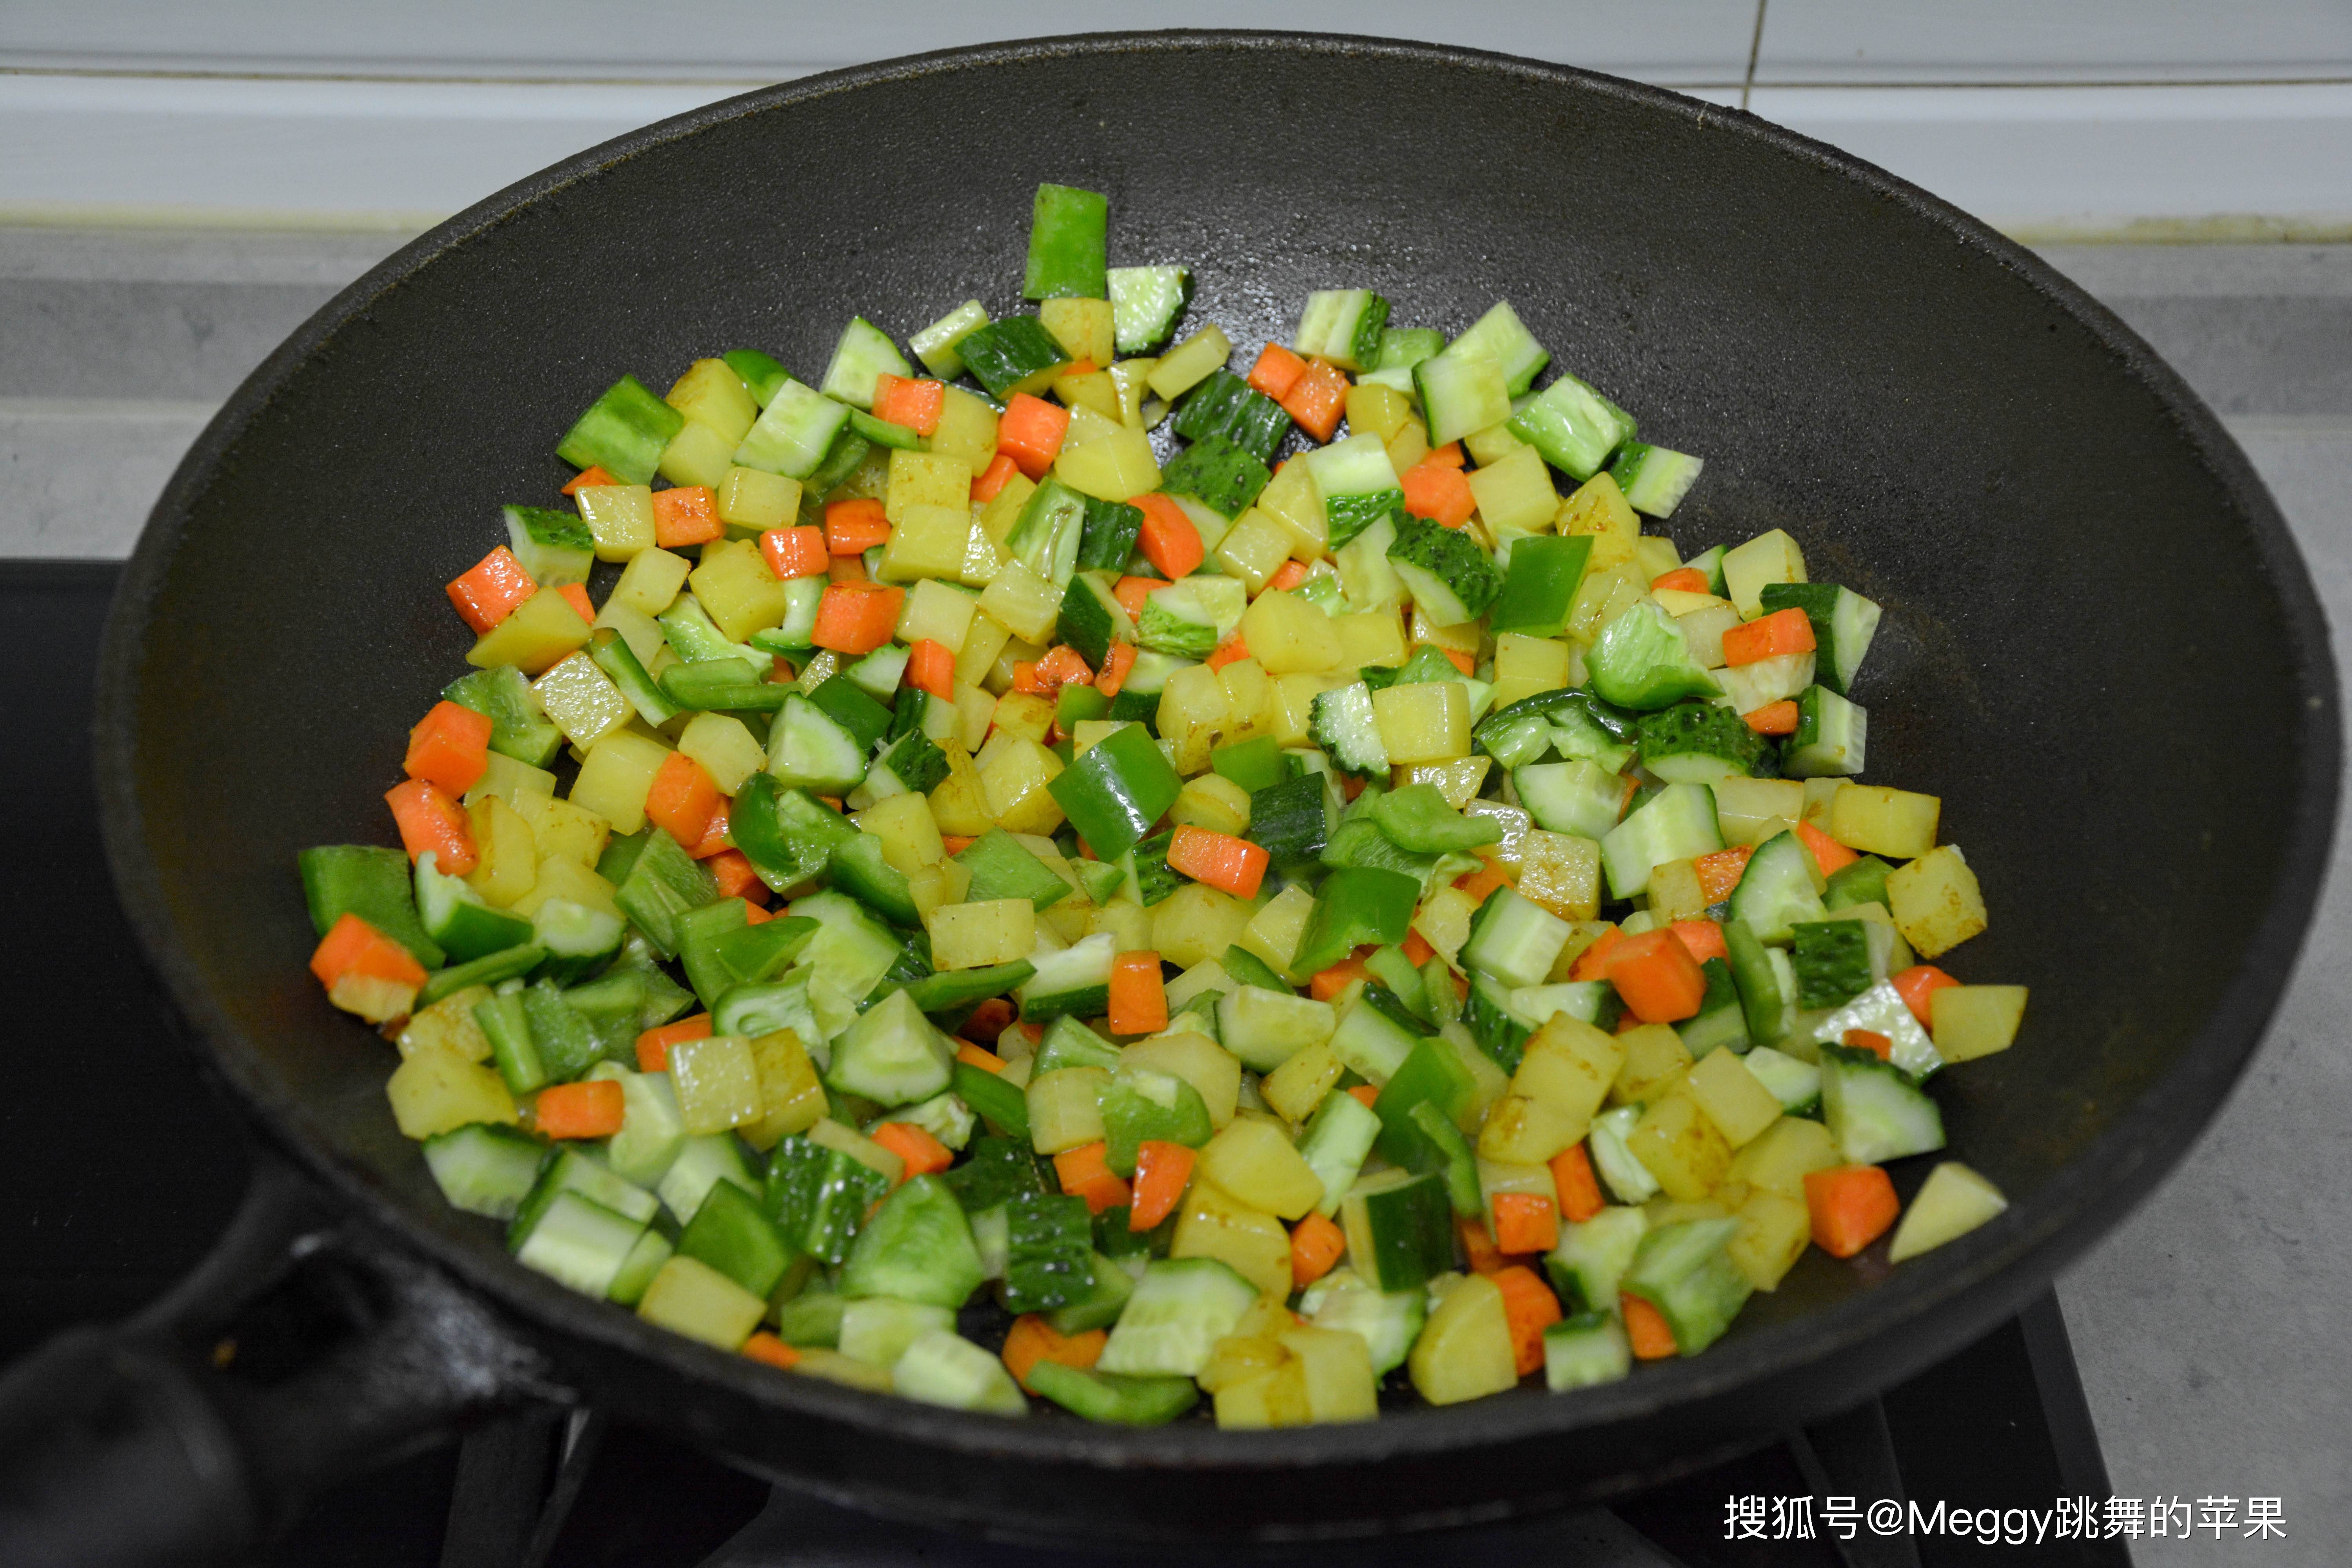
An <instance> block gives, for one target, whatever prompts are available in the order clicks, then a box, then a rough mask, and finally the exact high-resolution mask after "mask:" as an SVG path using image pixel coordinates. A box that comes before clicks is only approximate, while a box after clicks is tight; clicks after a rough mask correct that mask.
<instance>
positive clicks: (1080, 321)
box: [1037, 300, 1117, 365]
mask: <svg viewBox="0 0 2352 1568" xmlns="http://www.w3.org/2000/svg"><path fill="white" fill-rule="evenodd" d="M1037 321H1038V324H1039V325H1041V326H1043V327H1044V328H1045V331H1047V332H1048V333H1050V334H1052V336H1053V339H1054V341H1055V342H1057V343H1059V344H1061V345H1062V352H1063V353H1066V354H1068V355H1069V356H1070V357H1071V358H1072V359H1074V360H1079V359H1087V360H1092V361H1094V362H1095V363H1097V364H1098V365H1099V364H1108V363H1110V362H1111V356H1112V354H1113V353H1116V352H1117V350H1116V349H1115V348H1114V347H1113V346H1112V338H1113V333H1112V331H1111V310H1110V301H1109V300H1038V301H1037Z"/></svg>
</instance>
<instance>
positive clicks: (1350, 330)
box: [1290, 289, 1389, 371]
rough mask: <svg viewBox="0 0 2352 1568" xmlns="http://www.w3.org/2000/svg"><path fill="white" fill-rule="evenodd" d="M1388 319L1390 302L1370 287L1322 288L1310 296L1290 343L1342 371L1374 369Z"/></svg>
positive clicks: (1377, 361) (1306, 353)
mask: <svg viewBox="0 0 2352 1568" xmlns="http://www.w3.org/2000/svg"><path fill="white" fill-rule="evenodd" d="M1388 320H1389V302H1388V301H1387V300H1384V299H1382V298H1381V296H1380V295H1378V294H1375V293H1373V292H1372V291H1371V290H1370V289H1315V290H1314V291H1312V292H1311V293H1309V294H1308V295H1307V305H1306V308H1305V310H1302V311H1301V312H1300V314H1299V318H1298V333H1297V336H1296V337H1295V338H1293V339H1292V340H1291V344H1290V346H1291V347H1292V348H1294V349H1296V350H1297V351H1298V353H1301V354H1304V355H1306V356H1307V358H1309V359H1318V358H1319V359H1328V360H1329V361H1330V362H1331V363H1333V364H1336V365H1338V366H1339V368H1340V369H1341V370H1345V371H1360V370H1370V369H1371V368H1372V366H1373V365H1374V364H1376V363H1379V361H1380V355H1381V329H1382V328H1384V327H1385V326H1387V325H1388Z"/></svg>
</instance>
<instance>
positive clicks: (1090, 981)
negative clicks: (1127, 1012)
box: [1013, 931, 1118, 1024]
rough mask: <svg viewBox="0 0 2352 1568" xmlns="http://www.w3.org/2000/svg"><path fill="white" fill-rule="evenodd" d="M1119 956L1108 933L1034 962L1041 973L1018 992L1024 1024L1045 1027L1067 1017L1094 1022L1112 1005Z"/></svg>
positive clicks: (1037, 957) (1096, 935)
mask: <svg viewBox="0 0 2352 1568" xmlns="http://www.w3.org/2000/svg"><path fill="white" fill-rule="evenodd" d="M1117 957H1118V942H1117V940H1116V939H1115V938H1114V937H1112V936H1111V934H1110V933H1109V932H1108V931H1098V932H1097V933H1096V934H1095V935H1093V936H1090V937H1087V938H1085V939H1084V940H1082V941H1079V942H1074V943H1072V944H1071V945H1070V946H1068V947H1066V948H1064V949H1063V950H1062V951H1061V952H1048V953H1039V954H1037V955H1036V956H1035V957H1034V958H1033V959H1032V960H1031V962H1032V963H1034V964H1035V965H1036V966H1037V972H1036V973H1034V974H1032V975H1031V976H1030V977H1029V979H1028V980H1027V981H1026V982H1025V983H1024V984H1023V985H1022V986H1021V988H1020V989H1019V990H1018V991H1016V992H1014V993H1013V994H1014V996H1015V998H1016V999H1017V1000H1018V1001H1019V1002H1020V1004H1021V1019H1022V1022H1024V1023H1030V1024H1034V1023H1043V1022H1045V1021H1046V1020H1048V1019H1052V1018H1056V1017H1059V1016H1062V1015H1063V1014H1065V1013H1075V1014H1076V1015H1077V1016H1079V1017H1081V1018H1091V1017H1094V1016H1097V1014H1099V1013H1101V1012H1102V1011H1103V1010H1104V1009H1105V1008H1107V1007H1108V1006H1109V1005H1110V968H1111V962H1112V960H1114V959H1115V958H1117Z"/></svg>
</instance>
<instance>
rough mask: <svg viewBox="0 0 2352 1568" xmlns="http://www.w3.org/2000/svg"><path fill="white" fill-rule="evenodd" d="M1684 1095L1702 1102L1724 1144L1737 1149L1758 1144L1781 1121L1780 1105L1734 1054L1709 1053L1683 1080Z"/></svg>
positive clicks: (1728, 1052)
mask: <svg viewBox="0 0 2352 1568" xmlns="http://www.w3.org/2000/svg"><path fill="white" fill-rule="evenodd" d="M1682 1092H1684V1093H1685V1094H1687V1095H1689V1096H1690V1097H1691V1099H1693V1100H1696V1101H1697V1102H1698V1108H1699V1109H1700V1110H1704V1111H1706V1119H1707V1120H1708V1121H1712V1122H1714V1123H1715V1126H1716V1131H1718V1132H1721V1133H1722V1134H1723V1141H1724V1142H1726V1143H1728V1144H1730V1145H1731V1147H1733V1148H1734V1149H1738V1148H1741V1147H1744V1146H1745V1145H1747V1144H1748V1143H1752V1142H1755V1141H1756V1138H1757V1137H1758V1135H1759V1134H1760V1133H1761V1132H1763V1131H1764V1130H1765V1129H1766V1128H1768V1127H1769V1126H1771V1125H1772V1123H1774V1122H1775V1121H1779V1120H1780V1101H1779V1100H1775V1099H1774V1098H1773V1097H1772V1091H1771V1090H1770V1089H1766V1088H1765V1087H1764V1086H1763V1085H1762V1084H1761V1083H1759V1082H1758V1081H1757V1079H1756V1075H1755V1074H1754V1073H1752V1072H1749V1071H1748V1064H1747V1063H1745V1062H1743V1061H1742V1060H1740V1059H1739V1058H1738V1056H1736V1055H1735V1054H1733V1053H1732V1052H1730V1051H1709V1052H1707V1054H1706V1056H1705V1057H1704V1058H1701V1059H1700V1061H1699V1063H1698V1065H1697V1066H1696V1067H1694V1068H1691V1069H1690V1072H1689V1073H1688V1074H1687V1075H1686V1076H1685V1078H1684V1079H1683V1089H1682Z"/></svg>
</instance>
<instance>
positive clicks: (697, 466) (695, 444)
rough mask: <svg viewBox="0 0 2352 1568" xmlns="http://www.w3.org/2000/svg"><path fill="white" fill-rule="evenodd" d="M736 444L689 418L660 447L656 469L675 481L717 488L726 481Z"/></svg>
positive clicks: (663, 475)
mask: <svg viewBox="0 0 2352 1568" xmlns="http://www.w3.org/2000/svg"><path fill="white" fill-rule="evenodd" d="M738 445H739V443H737V442H733V441H730V440H729V439H727V437H724V436H722V435H720V434H719V432H718V431H716V430H714V429H712V428H711V427H710V426H708V425H704V424H699V423H698V422H697V421H695V420H692V419H689V420H688V421H687V422H686V423H685V424H684V425H681V426H678V431H677V435H675V436H673V437H670V438H669V445H668V446H667V447H663V448H662V454H661V460H660V461H659V462H658V463H657V464H656V465H655V468H656V472H658V473H659V474H660V475H661V477H662V478H664V479H667V480H668V481H669V482H670V483H672V484H674V485H707V486H709V487H710V488H711V489H718V488H719V486H720V485H722V484H724V483H726V482H727V470H728V468H729V467H730V465H731V464H732V462H733V460H734V457H735V448H736V447H737V446H738Z"/></svg>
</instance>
